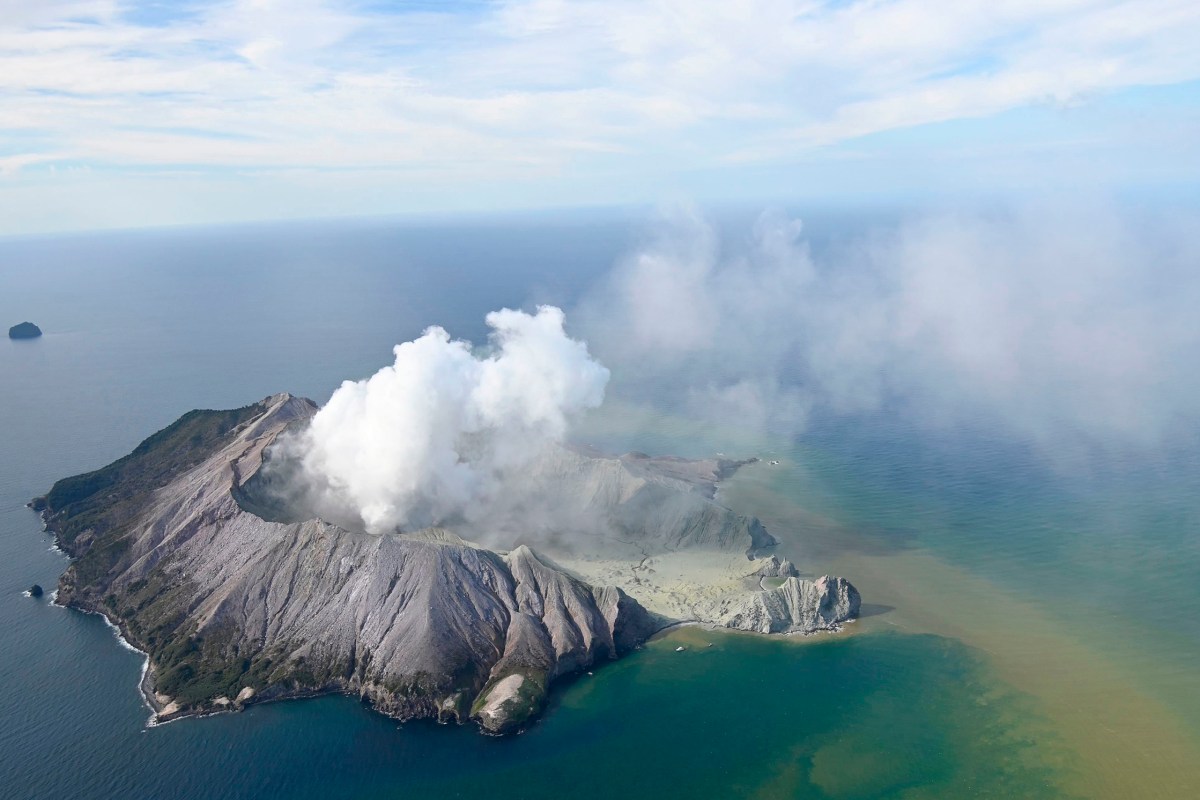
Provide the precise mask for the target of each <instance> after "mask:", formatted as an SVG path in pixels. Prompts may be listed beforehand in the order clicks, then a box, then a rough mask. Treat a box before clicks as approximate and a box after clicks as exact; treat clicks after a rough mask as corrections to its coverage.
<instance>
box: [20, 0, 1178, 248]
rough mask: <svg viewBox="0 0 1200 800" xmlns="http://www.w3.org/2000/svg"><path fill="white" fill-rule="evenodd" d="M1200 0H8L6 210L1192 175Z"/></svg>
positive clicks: (966, 190) (328, 209)
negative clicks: (574, 0)
mask: <svg viewBox="0 0 1200 800" xmlns="http://www.w3.org/2000/svg"><path fill="white" fill-rule="evenodd" d="M1197 42H1200V3H1196V2H1195V0H1136V1H1128V2H1125V1H1122V0H1037V1H1036V2H1034V1H1033V0H986V1H984V2H977V1H976V0H960V2H954V3H947V2H944V0H937V1H935V0H858V1H857V2H854V1H851V2H847V1H846V0H835V1H834V2H814V1H812V0H807V1H805V0H796V1H794V0H740V1H739V2H701V1H700V0H578V1H577V2H563V1H562V0H509V1H504V0H498V1H497V2H481V1H479V0H467V1H466V2H432V1H431V0H422V1H419V2H390V3H387V2H377V1H375V0H329V1H328V2H321V1H320V0H287V1H286V2H284V1H282V0H279V1H276V0H224V1H223V2H192V1H190V0H179V1H178V2H166V1H165V0H0V235H13V234H26V233H39V232H47V231H70V230H86V229H96V228H110V227H141V226H150V225H171V224H196V223H214V222H234V221H248V220H268V219H286V218H305V217H329V216H342V215H363V214H405V213H422V214H426V213H435V214H436V213H455V212H462V211H472V212H476V211H481V212H488V211H508V210H519V209H535V208H563V207H579V206H600V205H613V204H650V205H653V204H658V203H662V202H664V201H668V202H670V201H676V200H679V199H687V200H692V201H700V202H775V203H778V202H791V201H812V200H817V201H837V202H861V201H864V200H872V199H887V198H903V197H914V196H962V195H970V196H979V195H992V194H1006V193H1012V194H1023V195H1030V194H1033V195H1045V194H1052V193H1056V192H1067V193H1072V194H1077V195H1094V194H1111V193H1120V192H1151V193H1163V194H1166V195H1170V194H1172V193H1175V194H1179V193H1184V194H1187V193H1189V192H1195V187H1196V186H1198V185H1200V144H1198V143H1200V46H1197V44H1196V43H1197Z"/></svg>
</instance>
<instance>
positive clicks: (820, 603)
mask: <svg viewBox="0 0 1200 800" xmlns="http://www.w3.org/2000/svg"><path fill="white" fill-rule="evenodd" d="M860 605H861V598H860V597H859V594H858V590H857V589H855V588H854V587H853V586H851V585H850V583H849V581H847V580H846V579H845V578H831V577H830V576H828V575H826V576H824V577H822V578H818V579H817V580H815V581H806V580H801V579H800V578H794V577H793V578H787V579H786V580H785V581H784V582H783V584H782V585H781V586H779V588H777V589H771V590H768V591H762V592H755V593H753V594H750V595H748V596H746V597H745V599H744V600H743V601H741V602H739V603H737V604H735V605H734V606H733V607H732V608H731V609H729V610H728V611H727V612H726V613H725V615H724V616H723V617H722V618H721V620H720V623H721V624H722V625H724V626H726V627H728V628H735V629H737V630H743V631H756V632H758V633H815V632H817V631H837V630H841V626H842V623H844V622H847V621H849V620H852V619H855V618H856V617H858V612H859V606H860Z"/></svg>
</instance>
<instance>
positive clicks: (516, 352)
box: [296, 306, 609, 533]
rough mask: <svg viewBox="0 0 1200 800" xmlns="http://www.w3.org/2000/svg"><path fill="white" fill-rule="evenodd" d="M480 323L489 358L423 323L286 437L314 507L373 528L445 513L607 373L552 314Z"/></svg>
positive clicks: (580, 404)
mask: <svg viewBox="0 0 1200 800" xmlns="http://www.w3.org/2000/svg"><path fill="white" fill-rule="evenodd" d="M486 319H487V324H488V326H489V327H490V328H491V329H492V333H491V334H490V342H491V352H490V354H488V355H485V356H478V355H476V354H474V353H472V351H471V347H470V345H469V344H468V343H467V342H463V341H457V340H452V339H451V338H450V336H449V334H447V333H446V331H445V330H443V329H442V328H439V327H432V328H429V329H428V330H426V331H425V333H424V334H423V335H422V336H421V337H420V338H418V339H416V340H415V341H411V342H405V343H404V344H400V345H397V346H396V348H395V351H394V352H395V355H396V360H395V363H394V364H392V365H391V366H389V367H384V368H383V369H381V370H379V371H378V372H376V373H375V374H374V375H373V376H371V377H370V378H368V379H366V380H361V381H346V382H345V383H343V384H342V386H341V388H339V389H338V390H337V391H336V392H334V394H333V396H332V397H331V398H330V400H329V402H328V403H327V404H326V405H325V407H324V408H322V409H321V410H320V411H319V412H318V413H317V415H316V416H315V417H314V418H313V420H312V425H311V427H310V428H308V429H307V430H306V431H305V432H304V433H303V434H302V441H300V442H297V443H296V444H298V445H299V450H300V452H302V453H303V456H302V464H303V470H304V472H305V473H306V476H307V478H308V479H309V482H310V484H311V485H312V486H314V487H316V489H315V491H316V493H317V495H318V497H317V498H316V500H315V505H316V506H317V507H318V508H322V507H324V508H326V509H328V508H331V507H336V508H338V509H339V510H340V513H341V514H343V515H345V514H348V513H349V514H355V515H357V516H358V517H360V518H361V521H362V522H363V524H364V525H365V527H366V529H367V530H368V531H370V532H376V533H377V532H383V531H387V530H391V529H393V528H396V527H401V528H414V527H422V526H426V525H430V524H440V523H444V522H446V521H447V520H453V519H455V518H457V517H461V516H462V515H463V514H464V513H465V512H466V511H467V510H468V509H469V508H470V507H473V506H476V505H478V504H480V503H482V502H483V501H485V500H486V499H487V496H488V495H489V493H491V492H493V491H495V490H496V487H497V486H498V485H499V482H500V481H501V480H502V478H503V475H504V474H505V473H506V472H507V471H510V470H515V469H519V468H521V467H522V466H525V465H527V464H528V463H529V462H530V461H531V460H533V459H534V458H536V457H537V455H538V454H539V453H540V452H541V451H542V449H543V448H544V447H546V446H547V445H549V444H551V443H554V442H559V441H561V440H562V439H563V437H564V436H565V435H566V433H567V428H568V423H569V421H570V418H571V417H572V415H574V414H576V413H578V412H580V411H583V410H586V409H589V408H594V407H596V406H598V405H600V403H601V402H602V400H603V399H604V388H605V385H606V384H607V383H608V377H609V372H608V370H607V369H605V368H604V367H603V366H601V365H600V364H599V363H597V362H596V361H594V360H593V359H592V358H591V356H590V355H589V354H588V351H587V347H586V345H584V343H583V342H580V341H576V340H574V339H571V338H569V337H568V336H567V334H566V332H565V331H564V329H563V323H564V316H563V312H562V311H561V310H559V309H558V308H554V307H552V306H541V307H539V308H538V310H537V313H536V314H534V315H529V314H525V313H523V312H520V311H513V310H510V309H504V310H501V311H494V312H492V313H490V314H488V315H487V318H486Z"/></svg>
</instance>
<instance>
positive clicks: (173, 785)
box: [0, 212, 1200, 798]
mask: <svg viewBox="0 0 1200 800" xmlns="http://www.w3.org/2000/svg"><path fill="white" fill-rule="evenodd" d="M863 224H865V223H864V222H863V221H862V220H856V219H855V218H854V217H853V216H852V215H850V216H846V215H828V216H826V217H820V216H817V217H815V218H813V219H810V220H809V227H808V230H809V232H810V236H811V237H812V239H813V243H814V247H816V248H819V247H820V246H821V243H822V242H823V241H825V240H833V239H836V238H837V237H838V236H840V235H842V234H844V233H845V232H846V231H847V230H849V229H851V228H853V227H854V226H855V225H863ZM640 225H641V221H640V220H639V218H638V217H637V216H636V215H632V214H630V215H619V214H602V213H599V212H597V213H587V214H583V213H580V214H570V215H568V214H562V215H555V216H541V217H537V216H513V217H506V218H496V219H474V220H457V221H424V222H418V221H394V220H363V221H354V222H344V221H343V222H337V223H332V222H329V223H307V224H301V223H290V224H286V225H284V224H280V225H259V226H239V227H229V228H203V229H179V230H163V231H144V232H116V233H102V234H100V233H98V234H86V235H84V234H80V235H73V236H57V237H44V238H21V239H7V240H0V323H2V324H3V326H5V327H6V326H8V325H12V324H15V323H17V322H20V321H23V320H26V319H28V320H31V321H33V322H35V323H37V324H38V325H39V326H40V327H41V328H42V329H43V331H44V332H45V335H44V336H43V337H41V338H40V339H37V340H33V341H24V342H13V341H8V340H0V721H2V724H0V796H3V797H5V798H9V797H11V798H58V797H72V798H109V797H112V798H142V797H144V798H240V797H244V798H264V797H281V798H284V797H286V798H308V797H312V798H317V797H321V798H326V797H336V798H341V797H346V798H357V797H364V798H425V797H429V798H446V797H479V796H488V797H497V798H510V797H511V798H524V797H529V798H558V797H575V798H589V797H689V798H690V797H712V798H726V797H763V798H776V797H779V798H783V797H795V798H809V797H812V798H868V797H896V798H932V797H947V798H957V797H998V798H1007V797H1070V796H1085V797H1109V796H1111V797H1118V796H1120V797H1155V798H1160V797H1161V798H1170V797H1179V798H1188V797H1196V796H1200V782H1198V781H1200V778H1198V776H1200V668H1198V667H1197V666H1196V665H1197V664H1200V496H1198V495H1200V465H1198V464H1197V457H1196V455H1195V452H1196V450H1195V448H1194V446H1193V445H1194V441H1193V442H1183V443H1181V444H1180V446H1179V447H1177V448H1175V449H1173V450H1172V451H1171V452H1167V453H1160V454H1158V455H1157V456H1156V457H1155V459H1153V460H1140V459H1119V458H1112V459H1108V460H1105V461H1103V462H1101V463H1098V464H1094V465H1092V468H1090V469H1089V470H1087V471H1086V473H1079V472H1070V471H1066V472H1064V471H1063V470H1061V469H1058V468H1055V467H1054V466H1053V465H1051V464H1048V463H1046V462H1045V460H1044V459H1043V458H1042V457H1040V456H1039V455H1038V454H1037V453H1036V452H1035V451H1031V450H1027V449H1025V448H1023V447H1022V446H1021V445H1020V444H1018V443H1014V442H1011V441H1008V440H1006V439H1005V438H1004V437H1003V436H1000V435H998V434H995V433H994V432H986V431H976V432H972V433H964V432H962V431H956V432H955V433H953V434H949V433H947V432H945V431H941V432H939V431H931V430H929V429H926V428H922V427H920V426H912V425H910V424H907V423H905V422H903V421H902V420H901V419H899V418H895V417H892V416H889V414H888V413H887V412H886V411H884V412H878V413H875V414H870V415H859V416H856V417H830V418H828V419H820V418H818V419H815V420H814V422H813V424H812V426H810V428H809V429H807V430H806V431H805V432H804V433H803V434H802V435H797V436H788V437H776V438H769V437H768V438H764V437H763V436H762V435H761V434H757V433H756V434H752V435H751V434H746V435H744V436H743V434H742V433H741V432H739V431H738V430H737V429H736V424H731V426H730V429H729V430H708V431H706V430H705V429H703V427H698V425H697V423H696V422H695V421H693V420H688V419H686V418H682V417H681V416H680V415H679V412H678V410H677V409H675V408H673V407H672V406H671V404H670V403H666V402H664V403H663V404H661V406H658V407H649V408H647V407H645V406H644V398H643V399H639V400H638V403H639V405H638V406H637V410H636V413H631V409H632V408H633V405H632V404H633V403H634V401H633V400H631V399H630V400H626V399H624V398H622V397H620V396H616V397H612V398H610V400H611V410H610V411H608V412H605V413H607V414H608V416H607V417H606V416H605V413H602V414H600V415H598V418H597V420H595V421H593V423H592V427H591V429H590V430H589V432H588V436H589V441H592V442H595V443H598V444H601V445H607V446H610V447H614V448H625V447H639V448H640V449H643V450H648V451H657V452H680V453H683V454H687V455H695V454H702V453H709V452H715V451H716V450H718V449H722V448H730V447H740V448H742V452H745V453H746V454H748V455H761V456H767V455H769V456H770V457H771V458H772V459H778V460H779V461H781V464H780V465H779V468H778V469H773V470H768V469H765V468H760V467H756V468H751V469H747V470H746V471H744V472H743V473H742V474H740V475H739V476H738V477H737V478H736V479H735V480H734V481H733V482H732V483H731V485H730V486H729V487H728V489H727V491H726V494H724V495H723V498H724V500H725V501H726V502H728V503H730V504H731V505H733V506H734V507H736V508H738V509H739V510H744V511H747V512H750V513H755V514H758V515H760V516H762V518H763V519H764V520H765V521H766V522H767V524H768V526H769V527H770V528H771V529H772V530H773V531H774V532H776V534H777V535H779V536H780V538H781V539H783V540H784V541H785V543H786V544H787V545H788V546H790V547H791V548H792V549H793V552H795V553H797V554H799V555H800V556H801V559H800V567H801V569H802V570H805V571H807V572H814V573H816V574H821V573H823V572H834V573H837V574H843V575H846V576H847V577H848V578H850V579H851V580H852V581H854V582H855V584H856V585H857V586H858V587H859V588H860V590H861V591H862V594H863V597H864V602H865V603H866V604H867V605H866V606H865V608H866V611H867V614H866V616H865V618H864V619H863V620H861V621H860V622H859V623H856V624H855V626H853V627H852V629H851V630H850V631H849V632H847V634H845V635H839V636H823V637H816V638H813V639H808V640H801V641H795V640H782V641H781V640H766V639H762V638H759V637H755V636H748V635H733V634H722V633H717V632H707V631H703V630H700V629H698V628H687V629H681V630H676V631H675V632H673V633H671V634H669V635H668V636H667V637H664V638H661V639H659V640H656V641H654V642H652V643H650V644H649V645H648V646H647V647H645V648H644V649H643V650H640V651H638V652H636V653H634V654H632V655H631V656H630V657H628V658H626V659H624V660H622V661H620V662H616V663H613V664H611V665H606V666H605V667H603V668H602V669H598V670H596V671H595V675H594V676H591V677H581V678H578V679H575V680H573V681H569V682H567V683H566V684H564V685H562V686H560V687H559V688H558V689H556V691H555V692H554V695H553V699H552V703H551V708H550V709H548V711H547V713H546V715H545V716H544V718H543V719H542V720H540V721H539V722H538V723H537V724H536V725H534V726H533V727H532V728H531V729H530V730H528V731H527V732H525V733H524V734H522V735H520V736H518V737H514V738H510V739H503V740H501V739H492V738H486V737H483V736H480V735H479V734H478V733H477V732H476V731H475V730H474V729H473V728H472V727H470V726H464V727H442V726H437V725H434V724H426V723H419V724H408V725H398V724H397V723H396V722H394V721H392V720H389V719H387V718H384V717H382V716H381V715H378V714H375V713H374V712H372V711H371V710H369V709H368V708H366V707H364V706H363V705H361V704H360V703H359V702H357V701H356V700H353V699H350V698H342V697H328V698H321V699H316V700H308V701H298V702H285V703H278V704H270V705H264V706H256V707H252V708H251V709H249V710H248V711H246V712H244V713H239V714H228V715H218V716H214V717H209V718H205V719H198V720H184V721H179V722H176V723H171V724H168V725H165V726H158V727H154V728H147V727H146V725H145V723H146V720H147V717H148V711H147V709H146V708H145V706H144V705H143V703H142V701H141V698H140V697H139V694H138V691H137V680H138V676H139V671H140V669H141V665H142V659H141V657H140V655H139V654H137V653H135V652H132V651H130V650H128V649H125V648H123V647H122V646H121V644H120V642H119V641H118V640H117V638H116V637H115V636H114V635H113V633H112V631H111V630H110V628H108V627H107V625H106V624H105V622H104V621H103V620H102V619H100V618H98V617H94V616H88V615H84V614H80V613H77V612H74V611H69V610H65V609H62V608H59V607H56V606H53V605H52V604H51V603H50V602H48V599H47V598H43V599H41V600H35V599H33V598H30V597H27V596H24V594H23V590H25V589H26V588H28V586H29V585H30V584H32V583H35V582H36V583H39V584H41V585H42V586H44V587H46V588H47V590H49V589H51V588H52V587H53V586H54V585H55V583H56V581H57V577H58V575H59V574H60V573H61V572H62V570H63V569H64V567H65V565H66V562H65V558H64V556H62V554H60V553H58V552H57V551H55V550H53V548H52V547H51V545H52V542H51V540H50V539H49V538H48V537H47V536H46V535H45V534H44V533H42V532H41V525H40V522H39V520H38V519H37V517H36V515H35V514H33V512H32V511H30V510H29V509H27V508H26V507H25V503H26V502H27V501H28V500H29V499H30V498H31V497H33V496H35V495H38V494H41V493H44V492H45V491H46V490H47V489H48V488H49V487H50V485H51V484H52V483H53V482H54V481H55V480H57V479H58V478H61V477H64V476H67V475H72V474H76V473H79V472H84V471H87V470H90V469H94V468H96V467H99V466H102V465H103V464H106V463H108V462H110V461H112V460H114V459H116V458H118V457H120V456H122V455H124V454H125V453H127V452H128V451H129V450H131V449H132V448H133V447H134V446H135V445H136V444H137V443H138V442H139V441H140V440H142V439H143V438H145V437H146V436H148V435H149V434H151V433H153V432H154V431H156V430H158V429H160V428H162V427H163V426H165V425H167V424H168V423H170V422H171V421H172V420H174V419H175V418H177V417H178V416H179V415H180V414H182V413H183V412H185V411H187V410H189V409H192V408H226V407H234V406H242V405H245V404H247V403H249V402H252V401H255V400H257V399H259V398H261V397H264V396H266V395H268V394H272V393H274V392H278V391H283V390H287V391H291V392H294V393H297V394H302V395H306V396H309V397H312V398H313V399H315V400H317V401H319V402H323V401H324V400H325V399H327V398H328V396H329V394H330V393H331V392H332V391H333V390H334V389H335V388H336V387H337V386H338V384H339V383H340V382H341V381H342V380H344V379H347V378H360V377H363V376H365V375H368V374H370V373H372V372H373V371H374V370H376V369H378V368H379V367H380V366H382V365H384V364H386V363H389V362H390V360H391V354H390V350H391V347H392V346H393V345H394V344H396V343H397V342H401V341H405V340H408V339H411V338H413V337H415V336H417V335H419V334H420V333H421V331H422V330H423V329H424V328H425V327H426V326H428V325H431V324H439V325H442V326H443V327H445V328H447V329H448V330H449V331H450V333H451V334H453V335H455V336H458V337H463V338H467V339H471V340H473V341H481V340H482V337H483V336H484V335H485V332H486V329H485V327H484V324H483V317H484V315H485V314H486V313H487V312H488V311H490V310H493V309H495V308H499V307H501V306H513V307H516V306H522V307H531V306H532V305H535V304H537V303H543V302H551V303H556V304H559V305H562V306H563V307H564V308H567V309H570V308H571V307H572V306H573V305H575V304H576V303H578V302H579V300H580V298H581V297H582V296H583V295H584V294H586V293H587V292H588V291H589V289H590V287H592V286H594V285H595V283H596V282H597V281H598V280H600V279H601V277H602V276H603V275H604V274H605V273H606V272H607V271H608V270H609V269H610V268H611V266H612V264H613V263H614V262H615V261H616V260H617V259H619V258H620V256H621V255H622V254H623V253H625V252H627V251H628V250H629V248H630V247H631V246H632V245H633V243H634V242H635V241H636V240H637V237H638V236H639V235H640ZM610 366H613V365H610ZM731 442H732V443H733V444H732V445H731ZM680 642H683V643H690V644H694V645H701V644H707V643H709V642H711V643H713V645H714V646H713V647H711V648H708V647H701V646H695V647H692V648H690V649H689V650H688V651H686V652H685V653H677V652H676V651H675V647H676V646H677V645H678V644H679V643H680Z"/></svg>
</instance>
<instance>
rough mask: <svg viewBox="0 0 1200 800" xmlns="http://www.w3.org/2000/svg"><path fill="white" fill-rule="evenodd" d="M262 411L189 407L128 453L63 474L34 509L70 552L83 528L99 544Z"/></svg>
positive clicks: (37, 501) (37, 502) (36, 502)
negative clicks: (96, 466) (88, 469)
mask: <svg viewBox="0 0 1200 800" xmlns="http://www.w3.org/2000/svg"><path fill="white" fill-rule="evenodd" d="M261 410H262V409H261V407H260V406H258V405H252V406H245V407H244V408H237V409H232V410H229V411H189V412H188V413H186V414H184V415H183V416H182V417H180V418H179V419H178V420H176V421H175V422H173V423H172V424H171V425H169V426H167V427H166V428H164V429H162V430H161V431H159V432H158V433H156V434H154V435H153V436H151V437H150V438H148V439H146V440H145V441H144V442H142V443H141V444H139V445H138V446H137V448H136V449H135V450H134V451H133V452H132V453H130V454H129V455H127V456H125V457H124V458H121V459H118V460H116V461H114V462H113V463H111V464H109V465H108V466H106V467H101V468H100V469H98V470H96V471H95V472H88V473H86V474H83V475H76V476H74V477H71V478H63V479H62V480H60V481H59V482H58V483H56V484H54V486H53V488H51V489H50V492H49V493H48V494H47V495H46V496H45V497H44V498H38V499H37V500H35V501H34V508H36V509H39V510H41V509H45V511H46V512H47V523H48V525H49V527H50V528H51V529H52V530H53V531H54V532H55V533H56V534H57V535H58V537H59V540H60V542H62V544H63V546H64V548H65V549H67V550H68V551H70V550H72V545H73V544H74V543H75V541H76V539H78V538H79V536H80V535H81V534H82V533H83V532H84V531H89V530H90V531H91V533H92V535H93V536H94V537H95V539H96V540H97V543H99V540H101V539H103V538H104V537H105V536H106V535H107V534H108V533H110V532H111V531H114V530H117V529H119V528H120V527H121V526H122V525H124V524H127V523H128V522H130V521H131V520H132V518H133V517H134V516H135V515H136V514H137V513H138V512H139V511H140V510H141V509H142V508H144V505H145V500H146V498H147V496H148V495H149V494H150V493H151V492H153V491H154V490H155V489H158V488H160V487H162V486H165V485H166V484H167V483H168V482H169V481H170V480H171V479H172V478H173V477H175V476H176V475H177V474H179V473H180V472H184V471H186V470H188V469H191V468H192V467H194V466H196V465H197V464H199V463H200V462H202V461H203V460H204V459H206V458H208V457H209V456H211V455H212V454H213V453H215V452H216V451H217V449H218V447H219V446H220V445H221V444H222V441H223V439H224V438H225V436H226V435H227V434H228V433H229V432H230V431H232V430H233V429H234V428H236V427H237V426H238V425H241V424H242V423H243V422H245V421H246V420H248V419H250V418H251V417H253V416H254V414H255V413H257V412H259V411H261ZM93 549H95V548H93Z"/></svg>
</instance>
